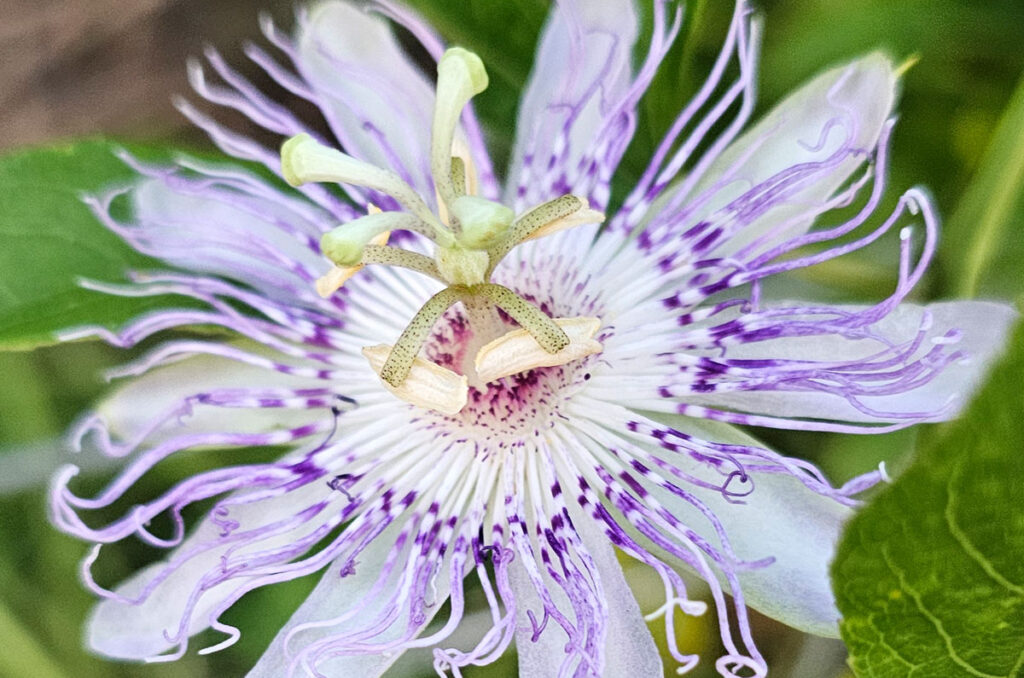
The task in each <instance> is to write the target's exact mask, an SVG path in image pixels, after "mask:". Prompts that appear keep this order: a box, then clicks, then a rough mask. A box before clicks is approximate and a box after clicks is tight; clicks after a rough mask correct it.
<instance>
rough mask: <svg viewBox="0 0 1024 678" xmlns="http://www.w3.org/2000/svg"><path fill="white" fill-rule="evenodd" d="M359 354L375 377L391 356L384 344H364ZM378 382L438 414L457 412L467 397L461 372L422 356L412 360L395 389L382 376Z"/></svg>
mask: <svg viewBox="0 0 1024 678" xmlns="http://www.w3.org/2000/svg"><path fill="white" fill-rule="evenodd" d="M363 355H364V356H366V359H367V360H368V361H369V362H370V367H372V368H373V371H374V372H376V373H377V376H378V377H379V376H380V371H381V370H382V369H383V368H384V363H385V361H387V359H388V356H389V355H391V347H390V346H388V345H387V344H378V345H377V346H367V347H365V348H364V349H363ZM381 384H383V385H384V387H385V388H386V389H387V390H389V391H391V393H393V394H394V395H395V396H397V397H398V398H400V399H401V400H404V401H405V402H407V403H411V404H413V405H416V406H418V407H423V408H425V409H428V410H433V411H435V412H440V413H441V414H449V415H451V414H457V413H458V412H459V411H460V410H461V409H462V408H463V407H465V406H466V401H467V400H468V398H469V381H468V380H467V379H466V377H465V376H464V375H461V374H457V373H455V372H453V371H451V370H449V369H447V368H445V367H441V366H440V365H437V364H435V363H432V362H430V361H429V360H424V359H423V358H416V359H415V360H414V361H413V364H412V369H411V370H410V371H409V376H408V377H406V378H405V381H404V382H402V385H401V386H399V387H397V388H396V387H394V386H392V385H391V384H389V383H387V382H386V381H384V380H383V379H381Z"/></svg>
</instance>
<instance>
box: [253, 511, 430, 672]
mask: <svg viewBox="0 0 1024 678" xmlns="http://www.w3.org/2000/svg"><path fill="white" fill-rule="evenodd" d="M397 534H398V530H397V529H395V528H394V527H392V528H389V529H387V530H385V531H384V532H382V533H381V534H380V535H379V536H378V537H377V538H376V539H374V540H373V541H372V542H370V544H369V545H368V546H367V547H366V548H365V549H364V550H363V552H362V553H361V554H360V555H359V557H358V558H357V559H356V560H357V562H356V567H355V572H354V573H352V574H349V575H347V576H345V577H342V576H339V574H338V566H337V565H335V566H332V567H329V568H328V569H327V571H326V572H325V573H324V576H323V577H322V578H321V579H320V583H319V584H317V585H316V588H315V589H313V591H312V593H310V594H309V596H308V597H307V598H306V600H305V602H303V603H302V605H301V606H299V609H298V610H296V611H295V614H293V615H292V617H291V619H289V620H288V623H287V624H285V625H284V627H282V628H281V630H280V631H278V633H277V636H275V637H274V640H273V642H271V643H270V647H268V648H267V650H266V652H264V653H263V656H262V657H260V660H259V662H257V663H256V666H254V667H253V668H252V670H251V671H250V672H249V673H248V674H247V675H246V678H285V677H286V676H288V675H289V673H288V670H289V663H290V659H291V658H292V657H294V656H295V654H296V653H297V652H300V651H301V650H302V649H303V647H305V646H308V645H310V644H312V643H315V642H317V641H320V640H323V639H324V638H326V637H328V636H331V635H336V634H342V633H346V632H352V631H356V630H358V629H359V628H361V627H362V626H363V625H365V624H366V623H367V621H368V620H372V619H373V618H374V617H375V616H376V615H378V614H379V613H380V612H381V611H382V606H383V605H384V604H385V602H386V601H387V599H388V596H389V595H390V594H391V593H392V592H393V590H394V589H393V587H392V588H385V590H384V592H383V593H384V595H381V596H378V598H377V599H376V601H371V602H370V604H369V605H367V606H366V608H365V609H364V610H363V611H362V612H361V613H360V614H358V615H356V616H354V617H352V618H349V619H347V620H345V621H342V622H341V623H339V624H336V625H330V626H324V627H320V628H308V629H305V630H303V631H301V632H299V633H297V634H296V635H295V636H294V637H293V638H292V639H291V641H290V642H289V643H288V644H287V652H286V646H285V639H286V638H287V636H288V634H289V633H290V632H291V630H292V629H294V628H295V627H296V626H299V625H302V624H310V623H316V622H322V621H328V620H332V619H335V618H337V617H339V616H341V615H342V614H344V613H345V612H346V611H347V610H348V609H350V607H351V606H352V605H353V604H354V603H358V602H359V601H360V599H361V598H362V596H363V595H364V594H366V593H368V592H369V591H370V590H371V589H372V588H373V586H374V584H375V583H376V581H377V578H378V577H379V575H380V573H381V568H382V566H383V564H384V561H385V559H386V558H387V556H388V554H389V553H390V551H391V549H392V548H393V547H394V545H395V538H396V536H397ZM400 562H401V561H400ZM399 569H400V568H399ZM436 584H437V598H436V602H435V605H433V606H432V607H430V608H428V613H427V615H426V617H425V618H424V619H423V622H422V624H421V625H420V628H421V629H422V628H425V627H426V626H427V625H428V624H429V623H430V621H431V619H432V618H433V616H434V615H435V614H436V613H437V612H438V610H440V609H441V607H442V606H443V604H444V602H445V600H446V599H447V598H448V595H449V579H448V575H447V570H446V569H444V568H442V570H441V572H440V574H439V575H438V577H437V580H436ZM405 628H406V620H405V619H403V618H401V616H400V618H399V619H398V621H397V622H396V623H394V624H393V625H392V626H391V627H389V628H388V629H387V630H386V631H384V632H383V633H381V634H380V635H378V636H375V637H374V638H373V640H372V642H374V643H377V642H381V643H383V642H387V641H389V640H394V639H396V638H398V637H399V635H400V634H401V633H402V632H404V631H405ZM400 656H401V652H392V653H388V654H383V653H379V652H378V653H370V654H351V655H344V656H340V657H334V658H331V659H328V660H326V661H324V662H323V663H321V664H318V665H317V667H316V668H317V669H319V670H320V671H322V672H323V674H324V675H327V676H331V678H376V677H377V676H380V675H381V674H383V673H384V672H385V671H386V670H387V669H388V667H390V666H391V665H392V664H393V663H394V662H395V661H396V660H397V659H398V658H399V657H400ZM302 675H305V674H304V673H303V672H302V671H301V670H298V671H296V672H295V676H296V678H298V676H302Z"/></svg>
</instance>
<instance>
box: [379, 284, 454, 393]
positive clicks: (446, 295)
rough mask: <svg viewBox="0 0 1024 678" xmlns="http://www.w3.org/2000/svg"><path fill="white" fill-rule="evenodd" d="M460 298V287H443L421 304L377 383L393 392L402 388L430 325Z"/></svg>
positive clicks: (386, 362)
mask: <svg viewBox="0 0 1024 678" xmlns="http://www.w3.org/2000/svg"><path fill="white" fill-rule="evenodd" d="M463 294H465V288H464V287H456V286H452V287H446V288H445V289H443V290H441V291H440V292H438V293H437V294H435V295H434V296H432V297H431V298H430V299H428V300H427V303H425V304H423V306H422V308H420V310H419V311H417V312H416V315H414V316H413V318H412V320H411V321H410V322H409V325H408V326H407V327H406V328H405V330H404V331H403V332H402V336H400V337H399V338H398V341H396V342H395V345H394V347H393V348H392V349H391V354H390V355H388V359H387V360H386V361H385V362H384V367H382V368H381V370H380V378H381V379H383V380H384V381H386V382H388V383H389V384H391V385H392V386H394V387H395V388H398V387H399V386H401V385H402V382H403V381H405V378H406V377H407V376H409V370H410V369H412V363H413V361H414V360H415V359H416V355H417V354H418V353H419V352H420V348H421V347H422V346H423V343H424V342H425V341H426V340H427V336H429V334H430V330H431V329H432V328H433V327H434V323H436V322H437V320H438V319H439V318H440V317H441V315H442V314H443V313H444V312H445V311H447V310H448V309H449V308H451V306H452V305H453V304H454V303H455V302H457V301H459V299H460V298H461V297H462V295H463Z"/></svg>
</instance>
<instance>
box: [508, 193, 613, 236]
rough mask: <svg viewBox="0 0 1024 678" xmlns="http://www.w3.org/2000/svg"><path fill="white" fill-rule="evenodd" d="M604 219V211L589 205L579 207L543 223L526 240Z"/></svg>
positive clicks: (599, 221)
mask: <svg viewBox="0 0 1024 678" xmlns="http://www.w3.org/2000/svg"><path fill="white" fill-rule="evenodd" d="M580 199H581V200H583V204H584V205H586V204H587V202H586V200H585V199H583V198H580ZM604 220H605V215H604V212H598V211H597V210H595V209H591V208H590V207H581V208H580V209H578V210H576V211H575V212H573V213H572V214H570V215H568V216H566V217H562V218H561V219H556V220H554V221H552V222H551V223H549V224H544V225H543V226H541V227H540V228H538V229H537V230H536V231H534V232H533V233H532V234H530V236H529V237H528V238H527V240H535V239H537V238H543V237H545V236H548V235H552V234H553V233H558V232H559V231H565V230H568V229H570V228H576V227H577V226H582V225H584V224H600V223H602V222H603V221H604Z"/></svg>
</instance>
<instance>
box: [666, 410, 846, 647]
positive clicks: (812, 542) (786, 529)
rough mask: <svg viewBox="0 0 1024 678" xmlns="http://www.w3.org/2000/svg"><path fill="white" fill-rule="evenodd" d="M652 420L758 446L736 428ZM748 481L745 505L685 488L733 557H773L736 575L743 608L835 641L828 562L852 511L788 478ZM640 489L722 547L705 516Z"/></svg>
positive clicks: (692, 469) (685, 461)
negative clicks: (716, 523)
mask: <svg viewBox="0 0 1024 678" xmlns="http://www.w3.org/2000/svg"><path fill="white" fill-rule="evenodd" d="M651 418H652V419H655V420H656V421H659V422H662V423H666V424H668V425H670V426H672V427H674V428H676V429H678V430H680V431H682V432H685V433H691V434H693V435H695V436H698V437H700V438H703V439H705V440H709V441H716V442H722V443H729V444H737V445H753V446H756V447H763V445H762V444H761V443H759V442H757V441H756V440H754V439H753V438H750V437H749V436H747V435H745V434H743V433H742V432H740V431H739V430H738V429H734V428H732V427H730V426H725V425H722V424H718V423H716V422H708V421H703V420H698V419H691V418H688V417H680V416H674V415H657V416H654V415H652V416H651ZM649 450H650V452H651V453H652V454H654V455H656V456H658V457H660V458H662V459H664V460H665V461H667V462H669V463H672V464H674V465H675V466H677V467H679V468H681V469H682V470H683V471H685V472H687V473H691V474H693V475H695V476H698V477H701V478H703V479H704V480H707V481H708V482H714V483H721V482H722V477H721V476H719V475H717V474H716V473H715V472H713V471H710V470H709V469H708V468H707V466H705V465H703V464H697V463H696V462H693V461H692V460H691V459H690V458H689V457H686V456H683V455H681V454H678V453H672V452H669V451H667V450H665V449H663V448H661V447H656V446H651V447H650V448H649ZM753 482H754V491H753V492H752V493H751V494H750V495H749V496H747V497H744V498H743V502H744V503H730V502H728V501H726V499H725V498H724V497H723V496H722V494H721V493H720V492H716V491H713V490H706V489H703V488H699V487H692V488H691V487H689V486H687V488H686V489H687V490H688V491H691V492H692V494H694V495H695V496H696V497H697V498H698V499H700V500H701V501H703V502H704V503H705V504H706V505H707V506H708V507H709V508H710V509H711V510H712V511H713V512H714V514H715V515H716V516H717V517H718V519H719V520H720V521H721V523H722V526H723V528H724V530H725V533H726V535H727V537H728V538H729V541H730V544H731V545H732V548H733V550H734V551H735V552H736V555H737V556H738V557H739V558H741V559H744V560H748V561H757V560H761V559H763V558H767V557H774V558H775V561H774V562H773V563H772V564H771V565H769V566H767V567H764V568H760V569H753V570H745V571H741V572H740V573H739V575H738V576H739V580H740V586H741V588H742V590H743V596H744V598H745V600H746V603H747V604H748V605H750V606H751V607H753V608H756V609H757V610H759V611H760V612H762V613H764V614H766V615H768V616H769V617H773V618H775V619H778V620H780V621H783V622H785V623H786V624H788V625H790V626H792V627H794V628H797V629H800V630H801V631H806V632H808V633H813V634H815V635H819V636H827V637H831V638H838V637H839V629H838V626H837V621H838V620H839V611H838V610H837V609H836V607H835V602H834V598H833V595H832V587H831V584H830V579H829V563H830V562H831V560H832V557H833V555H834V552H835V545H836V542H837V541H838V540H839V535H840V533H841V530H842V526H843V523H844V522H845V521H846V520H847V519H849V517H850V516H851V515H852V510H851V509H849V508H847V507H845V506H843V505H841V504H838V503H837V502H835V501H834V500H832V499H829V498H827V497H823V496H821V495H820V494H818V493H816V492H814V491H812V490H810V489H808V488H807V487H806V486H804V485H803V484H802V483H801V482H799V481H798V480H797V479H796V478H794V477H792V476H790V475H784V474H770V473H758V474H756V475H754V476H753ZM647 487H648V489H650V490H651V493H652V494H653V495H654V496H655V497H656V498H657V500H658V501H659V502H661V503H662V505H663V506H665V507H666V508H668V509H669V510H670V511H671V512H672V514H673V515H675V516H676V517H677V518H679V519H680V520H681V521H682V522H683V523H684V524H686V525H687V526H688V527H690V528H691V529H693V530H694V531H695V532H697V534H699V535H701V536H702V537H704V538H705V539H706V540H708V541H709V542H710V543H711V544H715V545H719V544H720V543H721V542H720V540H719V538H718V536H717V535H716V533H715V531H714V530H713V528H712V526H711V525H710V524H709V523H708V521H707V519H706V518H704V516H703V515H702V514H701V513H699V512H698V511H697V510H696V509H695V508H694V507H693V506H691V505H690V504H689V503H687V502H685V501H683V500H682V499H680V498H678V497H676V495H674V494H672V493H670V492H668V491H667V490H662V489H660V488H656V487H653V486H647ZM652 487H653V489H652Z"/></svg>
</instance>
